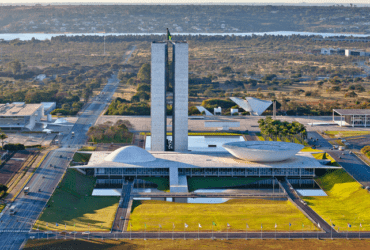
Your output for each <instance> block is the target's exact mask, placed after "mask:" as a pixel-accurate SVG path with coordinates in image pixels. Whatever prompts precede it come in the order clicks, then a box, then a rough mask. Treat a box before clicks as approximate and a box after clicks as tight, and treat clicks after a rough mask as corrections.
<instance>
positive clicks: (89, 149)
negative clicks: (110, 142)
mask: <svg viewBox="0 0 370 250" xmlns="http://www.w3.org/2000/svg"><path fill="white" fill-rule="evenodd" d="M95 150H96V147H93V146H85V147H82V148H80V149H79V150H78V151H95Z"/></svg>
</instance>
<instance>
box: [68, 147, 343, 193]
mask: <svg viewBox="0 0 370 250" xmlns="http://www.w3.org/2000/svg"><path fill="white" fill-rule="evenodd" d="M255 143H258V144H259V145H258V147H259V148H258V149H256V148H255V150H257V151H258V152H259V155H261V154H262V155H263V154H264V155H268V156H269V158H268V160H270V161H264V162H261V161H259V162H253V161H249V160H248V159H244V158H243V157H242V158H243V159H240V158H237V157H239V156H237V157H235V156H234V155H232V154H230V153H228V152H217V153H210V152H153V151H150V152H148V151H146V150H145V149H142V148H139V147H136V146H126V147H122V148H119V149H117V150H116V151H113V152H86V153H90V154H92V156H91V158H90V160H89V162H88V164H87V165H82V166H74V167H71V168H75V169H78V170H79V171H80V172H82V173H85V174H87V175H91V176H95V177H97V182H96V183H97V184H101V185H108V186H109V185H114V184H115V185H117V184H122V183H123V182H124V179H125V178H126V177H131V178H132V177H134V178H139V177H145V176H153V177H154V176H156V177H169V181H170V183H169V184H170V191H171V192H188V189H187V181H186V177H196V176H199V177H226V176H227V177H277V176H280V177H292V178H312V177H314V176H315V169H327V168H337V167H332V166H325V165H323V164H321V163H320V162H319V161H318V160H316V159H315V158H314V157H313V156H312V155H311V153H309V152H299V153H296V152H297V149H298V151H299V150H300V149H301V148H302V147H300V145H297V144H294V143H290V144H292V145H297V146H296V147H295V148H294V150H293V151H295V152H294V153H292V150H291V148H290V147H289V146H288V147H279V145H280V144H281V142H255ZM273 143H277V144H279V143H280V144H279V145H272V144H273ZM260 144H265V145H260ZM282 144H284V143H282ZM287 144H288V143H287ZM274 146H275V147H274ZM254 147H256V145H254ZM239 149H240V150H250V149H249V148H248V147H245V146H242V147H240V148H239ZM229 150H230V149H229ZM252 150H253V149H252ZM266 150H267V151H268V152H267V151H266ZM284 150H285V151H287V153H284V152H283V151H284ZM271 151H277V152H276V154H275V155H277V156H280V155H281V154H283V155H284V156H285V158H284V159H285V160H283V161H271V159H272V156H271V154H270V153H271ZM235 154H236V155H238V152H236V153H235ZM280 160H281V158H280Z"/></svg>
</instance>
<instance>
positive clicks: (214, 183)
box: [188, 177, 266, 192]
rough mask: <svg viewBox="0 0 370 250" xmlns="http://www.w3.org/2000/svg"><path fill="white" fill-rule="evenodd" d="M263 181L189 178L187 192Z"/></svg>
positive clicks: (253, 179)
mask: <svg viewBox="0 0 370 250" xmlns="http://www.w3.org/2000/svg"><path fill="white" fill-rule="evenodd" d="M265 179H266V178H234V177H189V178H188V189H189V192H193V191H194V190H197V189H203V188H223V187H235V186H241V185H245V184H249V183H253V182H256V181H259V180H265Z"/></svg>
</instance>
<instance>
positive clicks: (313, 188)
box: [288, 179, 327, 196]
mask: <svg viewBox="0 0 370 250" xmlns="http://www.w3.org/2000/svg"><path fill="white" fill-rule="evenodd" d="M288 181H289V183H290V184H291V185H292V187H293V188H294V189H295V191H297V193H298V194H299V195H300V196H327V194H326V193H325V192H324V191H323V190H322V189H321V188H320V186H319V185H317V183H316V181H315V180H313V179H288Z"/></svg>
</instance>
